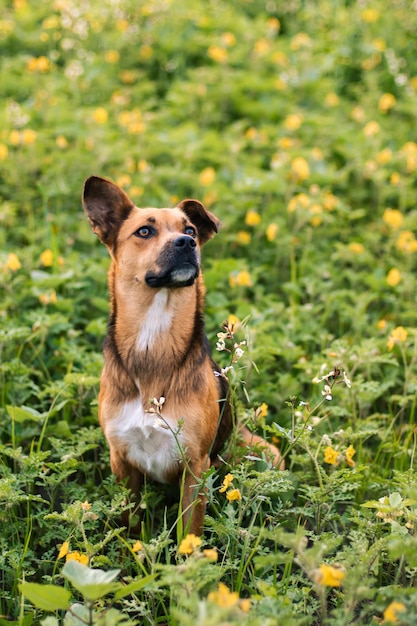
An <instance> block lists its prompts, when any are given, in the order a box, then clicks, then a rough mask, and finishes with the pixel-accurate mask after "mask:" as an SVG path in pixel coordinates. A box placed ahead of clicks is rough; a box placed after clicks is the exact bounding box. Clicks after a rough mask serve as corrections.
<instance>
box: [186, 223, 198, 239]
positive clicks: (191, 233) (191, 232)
mask: <svg viewBox="0 0 417 626" xmlns="http://www.w3.org/2000/svg"><path fill="white" fill-rule="evenodd" d="M184 234H185V235H189V236H190V237H196V236H197V231H196V229H195V228H194V226H186V227H185V230H184Z"/></svg>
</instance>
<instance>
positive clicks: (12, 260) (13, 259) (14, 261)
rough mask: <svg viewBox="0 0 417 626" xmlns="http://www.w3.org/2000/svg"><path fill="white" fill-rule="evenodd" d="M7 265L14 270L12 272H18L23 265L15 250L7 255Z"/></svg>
mask: <svg viewBox="0 0 417 626" xmlns="http://www.w3.org/2000/svg"><path fill="white" fill-rule="evenodd" d="M6 267H8V268H9V270H12V272H17V270H20V268H21V267H22V264H21V262H20V261H19V257H18V256H17V254H16V253H15V252H10V254H8V255H7V261H6Z"/></svg>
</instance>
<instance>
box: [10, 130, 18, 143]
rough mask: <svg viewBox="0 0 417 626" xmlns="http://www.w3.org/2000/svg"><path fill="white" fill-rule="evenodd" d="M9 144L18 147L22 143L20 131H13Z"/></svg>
mask: <svg viewBox="0 0 417 626" xmlns="http://www.w3.org/2000/svg"><path fill="white" fill-rule="evenodd" d="M9 143H10V144H11V145H12V146H18V145H19V143H20V133H19V131H18V130H11V131H10V135H9Z"/></svg>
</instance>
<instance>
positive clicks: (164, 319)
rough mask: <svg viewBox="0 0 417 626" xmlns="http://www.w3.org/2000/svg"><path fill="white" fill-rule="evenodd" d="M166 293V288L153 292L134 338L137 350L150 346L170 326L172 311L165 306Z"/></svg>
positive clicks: (166, 301) (166, 300)
mask: <svg viewBox="0 0 417 626" xmlns="http://www.w3.org/2000/svg"><path fill="white" fill-rule="evenodd" d="M168 295H169V293H168V289H161V291H158V292H157V293H156V294H155V297H154V299H153V302H152V304H151V306H150V307H149V309H148V311H147V313H146V317H145V319H144V322H143V324H142V326H141V328H140V330H139V334H138V337H137V340H136V347H137V349H138V350H139V351H142V350H146V349H147V348H151V347H152V345H153V343H154V341H155V340H156V338H157V337H158V335H160V334H161V333H164V332H165V331H167V330H168V329H169V327H170V326H171V322H172V316H173V312H172V311H169V310H168V307H167V304H168Z"/></svg>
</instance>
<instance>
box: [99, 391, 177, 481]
mask: <svg viewBox="0 0 417 626" xmlns="http://www.w3.org/2000/svg"><path fill="white" fill-rule="evenodd" d="M177 430H178V422H177V421H176V420H170V419H169V418H166V417H165V416H164V418H163V420H162V419H161V418H160V417H158V416H157V415H154V414H152V413H145V411H144V409H143V405H142V402H141V400H140V398H138V399H137V400H133V401H132V402H127V403H126V404H125V405H124V406H123V408H122V409H121V411H120V413H119V414H118V415H117V416H116V417H114V418H113V419H111V420H109V421H108V422H107V424H106V427H105V435H106V437H107V439H108V440H109V441H110V442H111V443H112V444H114V445H115V446H116V447H118V448H119V449H120V448H123V449H124V450H125V455H126V459H127V460H128V461H129V463H130V464H131V465H133V466H134V467H137V468H139V469H140V470H141V471H143V472H144V473H145V474H147V475H148V476H151V478H153V479H154V480H158V481H159V482H162V483H163V482H167V478H166V476H167V475H168V474H170V473H172V472H173V471H174V472H175V471H176V470H177V469H178V461H179V460H180V459H181V453H180V450H179V445H178V444H180V445H181V433H180V432H177ZM174 433H175V436H174Z"/></svg>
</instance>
